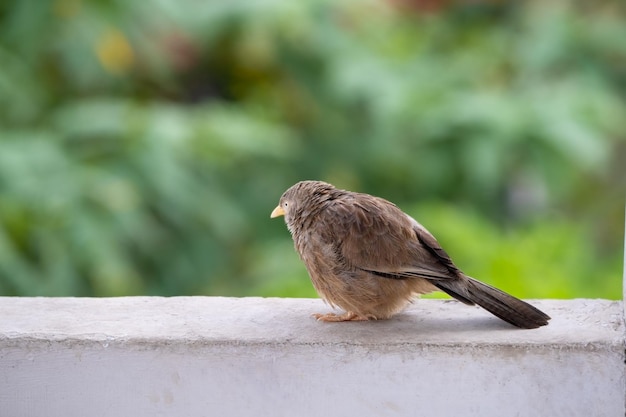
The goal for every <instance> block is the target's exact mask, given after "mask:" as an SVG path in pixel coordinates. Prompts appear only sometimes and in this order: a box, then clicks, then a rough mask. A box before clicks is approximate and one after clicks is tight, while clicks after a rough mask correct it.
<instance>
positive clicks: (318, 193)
mask: <svg viewBox="0 0 626 417" xmlns="http://www.w3.org/2000/svg"><path fill="white" fill-rule="evenodd" d="M337 191H339V190H337V189H336V188H335V187H334V186H333V185H331V184H328V183H326V182H322V181H300V182H298V183H296V184H294V185H292V186H291V187H289V189H288V190H287V191H285V192H284V193H283V195H282V196H281V197H280V200H279V202H278V206H276V208H275V209H274V210H273V211H272V214H270V217H271V218H274V217H279V216H285V222H286V223H287V225H288V226H289V225H292V224H293V223H294V221H296V219H302V218H304V217H306V216H307V215H309V214H312V210H313V209H314V208H315V207H319V206H320V203H323V202H324V201H326V200H329V199H332V198H333V195H334V194H335V193H336V192H337Z"/></svg>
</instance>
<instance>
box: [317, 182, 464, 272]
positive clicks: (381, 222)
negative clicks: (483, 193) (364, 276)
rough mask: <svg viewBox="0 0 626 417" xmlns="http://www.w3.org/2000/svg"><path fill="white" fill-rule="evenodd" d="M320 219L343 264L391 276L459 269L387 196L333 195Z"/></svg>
mask: <svg viewBox="0 0 626 417" xmlns="http://www.w3.org/2000/svg"><path fill="white" fill-rule="evenodd" d="M320 220H321V221H322V222H323V223H324V225H323V227H322V228H321V230H326V233H328V236H326V240H327V241H328V242H331V241H332V242H333V244H334V245H335V246H336V252H337V254H338V256H339V257H340V258H341V261H342V262H344V263H345V264H346V266H347V267H349V268H355V269H361V270H366V271H369V272H372V273H374V274H377V275H379V276H381V277H385V278H396V279H406V278H411V277H420V278H427V279H432V280H442V279H450V278H454V277H456V276H457V274H460V271H459V270H458V268H457V267H456V266H455V265H454V263H452V260H451V259H450V257H449V256H448V254H447V253H446V252H445V251H444V250H443V249H442V248H441V246H439V243H438V242H437V240H436V239H435V238H434V237H433V235H431V234H430V233H429V232H428V230H426V229H425V228H424V227H423V226H422V225H421V224H419V223H418V222H417V221H415V220H414V219H413V218H411V217H410V216H408V215H407V214H405V213H404V212H402V211H401V210H400V209H399V208H398V207H396V206H395V205H394V204H392V203H390V202H389V201H387V200H384V199H381V198H377V197H373V196H370V195H366V194H356V193H353V194H351V195H350V196H348V197H346V198H343V199H337V200H334V201H333V203H332V204H330V205H329V206H328V207H327V208H326V210H325V211H324V214H323V215H322V216H321V218H320Z"/></svg>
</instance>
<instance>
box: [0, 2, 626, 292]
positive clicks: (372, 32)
mask: <svg viewBox="0 0 626 417" xmlns="http://www.w3.org/2000/svg"><path fill="white" fill-rule="evenodd" d="M406 7H407V8H402V7H399V6H398V5H397V4H396V3H394V2H378V1H369V0H366V1H349V0H344V1H327V0H307V1H300V2H293V1H287V0H274V1H270V2H267V1H264V2H250V1H231V2H204V3H202V4H201V3H198V2H186V1H183V2H178V3H176V4H174V3H171V2H168V1H164V0H151V1H138V0H137V1H135V0H133V1H125V2H120V1H112V2H95V3H94V2H91V3H90V2H76V1H72V0H62V1H55V2H47V3H46V2H44V3H41V2H31V1H23V2H16V3H15V4H13V5H10V6H5V7H4V8H3V12H4V13H2V17H0V19H1V20H0V64H1V65H0V110H1V111H0V294H42V295H122V294H140V293H141V294H197V293H203V294H229V295H236V294H247V295H254V294H262V295H288V294H296V295H311V294H312V291H311V286H310V284H309V283H308V281H307V279H306V274H305V271H304V269H303V267H302V266H301V265H300V263H299V261H298V259H297V256H296V255H295V253H294V252H293V251H291V249H289V248H290V247H291V244H290V242H289V236H288V233H287V232H286V231H285V229H284V227H283V226H282V224H280V222H279V221H273V222H271V221H270V220H269V219H268V215H269V212H270V211H271V209H272V208H273V207H274V206H275V204H276V201H277V199H278V197H279V196H280V194H281V193H282V191H283V190H284V189H285V188H287V187H288V186H289V185H291V184H293V183H294V182H296V181H297V180H301V179H305V178H316V179H325V180H329V181H331V182H335V183H336V185H337V186H339V187H343V188H350V189H354V190H357V191H364V192H369V193H372V194H378V195H381V196H383V197H386V198H388V199H390V200H392V201H394V202H396V203H398V204H399V205H400V206H401V207H403V208H406V207H412V206H413V205H414V204H415V203H416V202H417V203H419V205H418V206H419V207H427V208H426V209H425V211H424V213H422V210H419V211H420V213H418V214H417V217H418V219H419V220H421V221H422V222H423V223H424V224H426V225H429V224H431V219H432V218H434V220H433V222H435V223H438V224H443V225H444V227H443V228H442V229H441V231H438V230H433V232H434V233H435V234H436V235H437V234H438V233H441V234H442V236H440V238H441V239H442V240H444V239H445V240H446V243H448V242H449V245H448V247H450V246H451V247H452V248H453V250H454V251H455V254H457V256H458V258H460V260H459V262H458V263H459V264H460V266H461V267H463V268H464V269H466V270H468V273H471V274H475V275H477V277H478V278H483V276H482V275H486V277H485V278H490V279H491V277H493V279H494V280H495V281H492V282H494V283H495V284H496V285H497V284H498V281H497V280H498V279H500V278H499V277H509V278H510V282H512V283H515V282H519V283H529V284H523V285H528V287H523V286H520V287H519V288H511V287H510V286H509V288H511V291H519V292H516V294H518V295H525V293H526V292H528V294H533V295H535V296H555V297H558V296H571V295H576V296H585V295H586V294H587V295H596V294H597V295H598V296H605V297H614V296H615V297H616V296H617V294H619V292H616V287H615V285H614V284H613V281H611V276H612V275H615V276H616V277H617V276H619V271H618V269H619V268H618V266H617V262H616V259H618V257H619V256H621V239H622V228H623V225H622V221H623V212H622V208H623V190H624V189H625V186H626V183H625V182H624V180H625V178H626V171H624V168H623V164H622V163H621V161H622V159H623V156H624V155H623V152H624V145H623V144H624V132H625V131H626V125H625V122H624V120H626V106H625V105H624V100H623V97H624V96H625V94H626V91H625V85H626V84H625V83H624V80H625V79H626V67H624V65H623V62H626V47H624V45H623V44H624V43H623V42H618V41H617V40H619V39H622V38H624V37H625V36H626V33H625V29H624V28H625V27H626V25H624V24H623V20H624V16H625V12H624V10H623V9H622V8H620V7H613V8H611V13H608V12H607V11H606V9H605V8H604V7H601V6H585V7H584V10H583V9H578V8H577V7H576V6H575V5H572V4H570V3H562V2H557V3H554V4H553V3H551V4H543V3H536V4H535V3H532V4H530V3H529V4H521V5H510V4H508V3H507V4H493V5H491V4H489V5H487V4H467V5H458V6H447V5H444V4H443V3H441V4H439V3H436V4H433V5H432V7H433V8H432V9H430V10H429V11H428V12H425V11H423V10H420V9H419V7H418V6H414V7H415V8H411V7H409V6H406ZM412 7H413V6H412ZM429 201H439V202H441V203H438V204H437V205H436V208H435V209H429V208H428V207H430V205H429V204H427V202H429ZM433 207H434V206H433ZM455 207H456V209H455ZM458 207H462V208H463V210H460V209H458ZM465 208H467V210H468V211H469V212H471V213H474V214H471V215H467V214H466V213H465ZM475 213H480V214H475ZM444 215H445V216H444ZM485 219H488V220H489V222H487V221H486V220H485ZM446 224H447V225H448V226H449V227H446V226H445V225H446ZM437 227H438V226H437ZM505 229H506V230H509V232H504V231H503V230H505ZM476 235H478V236H482V237H483V240H482V241H483V242H484V244H483V245H480V248H482V249H481V251H477V247H478V246H477V245H476V243H475V241H476ZM545 248H549V249H545ZM285 249H287V251H285ZM544 249H545V250H544ZM546 254H549V256H548V255H546ZM616 254H617V255H616ZM544 255H546V256H544ZM465 265H469V267H466V266H465ZM598 265H602V267H597V266H598ZM560 266H562V267H560ZM470 268H472V269H473V270H474V271H478V272H477V273H474V272H473V271H472V270H471V269H470ZM536 276H537V277H538V276H542V277H544V281H550V282H552V283H558V285H551V286H547V287H548V288H550V290H549V291H546V292H545V293H543V292H540V291H539V292H538V291H536V288H534V286H535V285H539V283H540V282H539V281H535V280H534V279H535V278H534V277H536ZM529 277H530V278H529ZM598 277H602V280H603V281H602V282H603V283H602V284H598V281H597V279H598ZM614 279H616V278H614ZM604 280H606V282H609V283H608V284H606V285H605V284H604V282H605V281H604ZM616 280H617V279H616ZM508 282H509V281H507V283H508ZM615 282H617V281H615ZM507 285H517V284H506V285H503V286H507ZM520 285H522V284H520ZM541 285H544V286H545V285H546V284H543V283H541ZM531 287H533V288H532V291H531ZM557 287H558V290H557V289H555V288H557ZM542 288H543V287H542Z"/></svg>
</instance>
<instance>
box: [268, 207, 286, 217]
mask: <svg viewBox="0 0 626 417" xmlns="http://www.w3.org/2000/svg"><path fill="white" fill-rule="evenodd" d="M284 215H285V210H283V208H282V207H281V206H276V208H275V209H274V210H273V211H272V214H270V219H273V218H274V217H278V216H284Z"/></svg>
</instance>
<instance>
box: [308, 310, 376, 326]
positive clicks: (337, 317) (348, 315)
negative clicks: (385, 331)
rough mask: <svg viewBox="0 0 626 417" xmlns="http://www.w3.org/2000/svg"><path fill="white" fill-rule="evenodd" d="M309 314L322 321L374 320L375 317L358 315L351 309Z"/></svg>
mask: <svg viewBox="0 0 626 417" xmlns="http://www.w3.org/2000/svg"><path fill="white" fill-rule="evenodd" d="M311 316H313V317H315V318H316V319H317V321H324V322H327V323H328V322H338V321H367V320H371V319H373V320H376V317H374V316H369V315H368V316H360V315H358V314H356V313H353V312H351V311H346V312H345V313H343V314H336V313H326V314H322V313H315V314H311Z"/></svg>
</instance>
